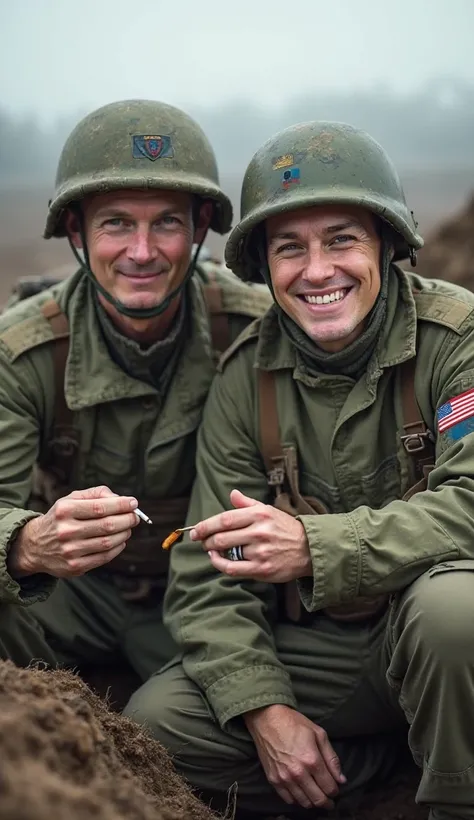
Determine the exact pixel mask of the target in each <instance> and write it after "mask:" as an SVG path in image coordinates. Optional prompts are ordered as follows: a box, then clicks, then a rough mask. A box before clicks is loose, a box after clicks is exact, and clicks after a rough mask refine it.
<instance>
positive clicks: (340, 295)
mask: <svg viewBox="0 0 474 820" xmlns="http://www.w3.org/2000/svg"><path fill="white" fill-rule="evenodd" d="M345 295H346V291H345V290H333V292H332V293H325V294H324V296H305V297H304V299H305V301H306V302H309V303H310V305H329V304H330V302H339V301H340V300H341V299H344V296H345Z"/></svg>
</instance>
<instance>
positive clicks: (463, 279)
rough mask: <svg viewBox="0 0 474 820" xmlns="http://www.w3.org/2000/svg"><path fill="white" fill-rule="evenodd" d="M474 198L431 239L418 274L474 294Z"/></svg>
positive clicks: (417, 268) (420, 262)
mask: <svg viewBox="0 0 474 820" xmlns="http://www.w3.org/2000/svg"><path fill="white" fill-rule="evenodd" d="M473 260H474V194H473V195H472V196H471V199H470V200H469V201H468V202H467V204H466V206H465V207H464V208H463V209H462V210H461V211H459V212H458V213H456V214H454V216H453V217H451V218H449V219H448V220H446V221H445V222H443V223H442V224H441V226H440V227H439V228H438V229H437V230H436V231H435V232H434V233H433V234H432V235H431V236H428V238H427V241H426V246H425V247H424V248H422V249H421V251H420V252H419V259H418V264H417V266H416V271H417V272H419V273H421V274H422V275H423V276H427V277H429V278H433V279H446V280H447V281H448V282H454V284H456V285H462V286H463V287H465V288H468V289H469V290H474V261H473Z"/></svg>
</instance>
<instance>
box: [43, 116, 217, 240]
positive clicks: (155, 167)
mask: <svg viewBox="0 0 474 820" xmlns="http://www.w3.org/2000/svg"><path fill="white" fill-rule="evenodd" d="M124 188H137V189H142V190H150V189H153V188H161V189H167V190H173V191H189V193H191V194H197V195H198V196H200V197H203V198H204V199H211V200H213V201H214V204H215V207H214V213H213V217H212V221H211V228H212V229H213V230H215V231H217V233H221V234H223V233H227V232H228V231H229V230H230V226H231V224H232V205H231V203H230V200H229V199H228V197H227V196H226V195H225V194H224V193H223V192H222V191H221V188H220V186H219V175H218V171H217V164H216V158H215V155H214V152H213V150H212V148H211V145H210V143H209V141H208V139H207V137H206V135H205V134H204V132H203V130H202V129H201V128H200V126H199V125H198V124H197V123H196V122H195V121H194V120H193V119H191V117H188V115H187V114H185V113H184V112H183V111H181V110H180V109H179V108H174V107H173V106H171V105H166V104H165V103H161V102H154V101H153V100H125V101H122V102H114V103H110V104H109V105H105V106H103V107H102V108H99V109H97V110H96V111H93V112H92V113H91V114H88V115H87V116H86V117H84V119H83V120H81V121H80V122H79V123H78V125H76V127H75V128H74V130H73V131H72V133H71V134H70V136H69V137H68V139H67V141H66V143H65V145H64V148H63V150H62V153H61V156H60V159H59V164H58V170H57V173H56V182H55V191H54V195H53V198H52V199H51V201H50V203H49V212H48V217H47V220H46V228H45V232H44V237H45V238H46V239H49V238H50V237H51V236H65V235H66V230H65V226H64V209H65V208H67V206H68V205H70V204H71V203H73V202H77V201H78V200H81V199H82V198H83V197H84V196H85V195H86V194H93V193H106V192H107V191H114V190H118V189H124Z"/></svg>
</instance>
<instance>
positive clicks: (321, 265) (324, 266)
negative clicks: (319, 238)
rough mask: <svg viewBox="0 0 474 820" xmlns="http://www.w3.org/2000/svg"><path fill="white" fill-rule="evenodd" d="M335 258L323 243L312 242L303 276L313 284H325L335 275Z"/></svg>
mask: <svg viewBox="0 0 474 820" xmlns="http://www.w3.org/2000/svg"><path fill="white" fill-rule="evenodd" d="M334 273H335V269H334V260H333V259H332V258H331V254H329V253H327V252H326V251H325V249H324V247H323V246H322V244H321V243H319V242H318V243H312V244H311V245H310V247H309V248H308V253H307V264H306V269H305V272H304V274H303V278H304V279H306V280H307V281H308V282H310V283H311V284H312V285H316V286H317V285H319V286H321V285H324V284H325V283H327V281H328V279H331V278H332V277H333V276H334Z"/></svg>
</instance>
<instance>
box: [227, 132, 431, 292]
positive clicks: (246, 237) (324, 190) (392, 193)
mask: <svg viewBox="0 0 474 820" xmlns="http://www.w3.org/2000/svg"><path fill="white" fill-rule="evenodd" d="M319 204H343V205H359V206H360V207H362V208H367V209H368V210H369V211H372V212H373V213H374V214H376V215H377V216H379V217H381V218H382V219H383V220H385V222H387V223H388V224H389V225H390V226H391V227H392V229H393V232H394V241H395V257H394V259H395V260H397V259H404V258H405V257H407V256H408V255H410V256H411V257H412V259H414V251H415V250H417V249H418V248H421V247H422V245H423V240H422V238H421V236H420V235H419V234H418V233H417V227H418V223H417V222H416V221H415V218H414V215H413V211H409V210H408V207H407V204H406V201H405V195H404V193H403V188H402V186H401V183H400V179H399V177H398V174H397V172H396V170H395V168H394V166H393V164H392V162H391V160H390V159H389V157H388V156H387V154H386V153H385V151H384V150H383V148H382V147H381V146H380V145H379V144H378V142H376V141H375V140H374V139H373V138H372V137H371V136H370V135H369V134H367V133H366V132H365V131H361V130H359V129H357V128H353V127H352V126H350V125H346V124H345V123H337V122H306V123H300V124H298V125H293V126H291V127H290V128H286V129H285V130H284V131H280V132H279V133H278V134H275V135H274V136H273V137H271V138H270V139H269V140H267V142H266V143H265V144H264V145H263V146H262V147H261V148H260V149H259V150H258V151H257V153H256V154H255V155H254V157H253V159H252V160H251V162H250V164H249V166H248V168H247V170H246V172H245V177H244V181H243V185H242V194H241V201H240V222H239V224H238V225H236V227H235V228H234V229H233V231H232V233H231V234H230V236H229V238H228V240H227V245H226V249H225V260H226V263H227V265H228V266H229V268H231V269H232V270H233V271H234V273H236V274H237V275H238V276H240V277H241V278H242V279H255V278H257V277H258V276H259V270H260V265H259V263H258V260H257V259H256V257H255V253H252V252H251V251H252V242H251V237H252V231H253V229H254V228H255V227H256V226H257V225H259V224H261V223H262V222H264V220H265V219H267V218H268V217H269V216H272V215H273V214H278V213H283V212H284V211H293V210H295V209H297V208H305V207H308V206H311V205H319Z"/></svg>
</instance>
